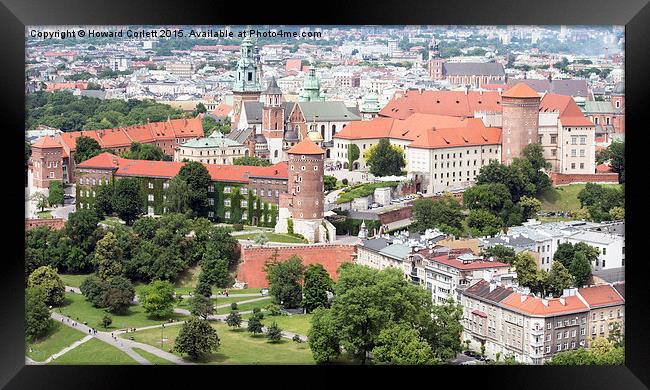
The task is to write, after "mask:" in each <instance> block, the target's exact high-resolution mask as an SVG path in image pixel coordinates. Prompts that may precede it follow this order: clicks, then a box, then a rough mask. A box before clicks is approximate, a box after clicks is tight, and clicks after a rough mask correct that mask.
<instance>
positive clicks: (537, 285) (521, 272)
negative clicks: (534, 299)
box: [514, 252, 546, 294]
mask: <svg viewBox="0 0 650 390" xmlns="http://www.w3.org/2000/svg"><path fill="white" fill-rule="evenodd" d="M514 266H515V270H516V271H517V280H518V281H519V285H520V286H524V287H528V288H530V290H531V291H532V292H534V293H542V294H543V293H544V286H545V283H546V274H545V273H544V272H543V271H541V270H539V269H537V263H536V262H535V258H534V257H533V256H532V255H531V254H530V253H528V252H520V253H518V254H517V256H515V261H514Z"/></svg>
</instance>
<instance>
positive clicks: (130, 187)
mask: <svg viewBox="0 0 650 390" xmlns="http://www.w3.org/2000/svg"><path fill="white" fill-rule="evenodd" d="M144 196H145V194H144V191H143V190H142V187H141V186H140V182H139V180H138V179H136V178H123V179H119V180H116V181H115V189H114V194H113V202H112V206H113V210H114V211H115V213H117V215H118V216H119V217H120V218H121V219H122V220H124V222H126V223H127V225H130V224H132V223H133V221H135V219H136V218H137V217H138V215H140V214H142V209H143V206H144V199H145V197H144Z"/></svg>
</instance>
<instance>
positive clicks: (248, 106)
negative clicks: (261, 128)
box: [244, 102, 263, 124]
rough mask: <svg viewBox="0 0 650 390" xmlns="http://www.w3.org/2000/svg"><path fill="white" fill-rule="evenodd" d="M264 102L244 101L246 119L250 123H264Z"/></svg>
mask: <svg viewBox="0 0 650 390" xmlns="http://www.w3.org/2000/svg"><path fill="white" fill-rule="evenodd" d="M262 107H263V106H262V103H261V102H244V110H246V121H247V122H248V123H249V124H261V123H262Z"/></svg>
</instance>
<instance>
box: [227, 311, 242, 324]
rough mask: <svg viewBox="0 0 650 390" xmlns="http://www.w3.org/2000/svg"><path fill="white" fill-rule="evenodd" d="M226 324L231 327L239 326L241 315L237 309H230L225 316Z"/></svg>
mask: <svg viewBox="0 0 650 390" xmlns="http://www.w3.org/2000/svg"><path fill="white" fill-rule="evenodd" d="M226 324H227V325H228V326H230V327H231V328H239V327H240V326H241V315H240V314H239V312H238V311H237V310H232V311H231V312H230V314H228V317H226Z"/></svg>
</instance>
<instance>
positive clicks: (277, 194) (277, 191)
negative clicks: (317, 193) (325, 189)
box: [275, 190, 318, 204]
mask: <svg viewBox="0 0 650 390" xmlns="http://www.w3.org/2000/svg"><path fill="white" fill-rule="evenodd" d="M275 197H276V198H278V197H280V191H279V190H275ZM316 204H318V201H316Z"/></svg>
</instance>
